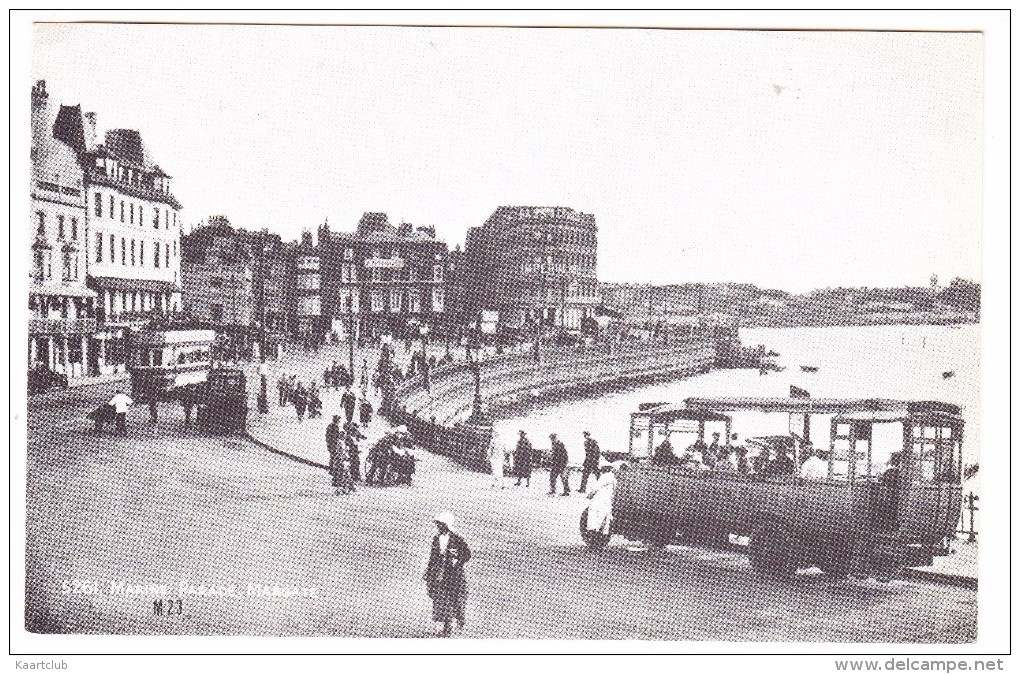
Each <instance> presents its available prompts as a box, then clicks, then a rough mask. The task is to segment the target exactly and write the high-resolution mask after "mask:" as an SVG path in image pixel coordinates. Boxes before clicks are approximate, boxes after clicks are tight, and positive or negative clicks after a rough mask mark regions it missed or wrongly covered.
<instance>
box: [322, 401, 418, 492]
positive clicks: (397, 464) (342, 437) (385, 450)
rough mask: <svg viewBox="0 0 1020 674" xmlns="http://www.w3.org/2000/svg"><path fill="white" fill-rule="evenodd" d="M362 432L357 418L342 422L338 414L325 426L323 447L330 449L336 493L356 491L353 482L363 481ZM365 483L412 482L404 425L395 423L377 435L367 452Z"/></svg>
mask: <svg viewBox="0 0 1020 674" xmlns="http://www.w3.org/2000/svg"><path fill="white" fill-rule="evenodd" d="M365 438H366V436H365V435H364V434H362V432H361V427H360V426H359V425H358V422H356V421H354V420H353V419H350V418H349V419H348V420H347V422H346V423H344V424H343V425H342V426H341V423H340V415H339V414H337V415H334V416H333V421H332V422H331V423H330V424H329V425H328V426H327V427H326V449H327V450H328V452H329V474H330V477H331V478H332V483H333V488H334V489H335V490H336V493H337V495H341V494H350V493H352V492H354V491H355V483H357V482H361V481H362V470H361V449H360V446H359V444H358V443H359V441H360V440H364V439H365ZM367 459H368V470H367V471H366V473H365V475H364V482H365V484H366V485H377V486H387V485H389V484H408V485H409V484H411V476H412V475H413V474H414V469H415V463H416V460H415V457H414V454H413V453H412V452H411V438H410V435H409V434H408V432H407V427H406V426H398V427H397V428H395V429H393V431H392V432H390V433H387V434H386V435H384V436H383V437H382V438H380V439H379V440H378V441H377V442H376V443H375V444H374V445H372V448H371V449H370V450H369V452H368V457H367Z"/></svg>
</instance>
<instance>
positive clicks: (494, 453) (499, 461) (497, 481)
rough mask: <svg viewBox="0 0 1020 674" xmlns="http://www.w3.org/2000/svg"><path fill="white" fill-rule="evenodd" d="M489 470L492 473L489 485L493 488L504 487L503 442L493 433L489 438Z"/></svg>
mask: <svg viewBox="0 0 1020 674" xmlns="http://www.w3.org/2000/svg"><path fill="white" fill-rule="evenodd" d="M489 470H490V472H491V473H492V482H491V483H490V486H491V487H492V488H493V489H505V488H506V485H505V484H503V443H501V442H500V441H499V438H498V437H497V436H496V434H495V433H493V434H492V438H491V439H490V440H489Z"/></svg>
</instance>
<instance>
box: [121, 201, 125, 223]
mask: <svg viewBox="0 0 1020 674" xmlns="http://www.w3.org/2000/svg"><path fill="white" fill-rule="evenodd" d="M120 221H121V222H124V202H123V201H122V202H120Z"/></svg>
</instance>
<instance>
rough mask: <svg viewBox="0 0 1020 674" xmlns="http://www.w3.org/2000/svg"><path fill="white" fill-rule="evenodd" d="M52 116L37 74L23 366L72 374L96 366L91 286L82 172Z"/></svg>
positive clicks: (92, 371)
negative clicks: (58, 134)
mask: <svg viewBox="0 0 1020 674" xmlns="http://www.w3.org/2000/svg"><path fill="white" fill-rule="evenodd" d="M53 122H54V117H53V115H52V114H51V108H50V105H49V94H48V93H47V92H46V82H44V81H41V80H40V81H39V82H36V84H35V86H34V87H33V88H32V150H31V162H32V187H31V190H32V191H31V194H32V212H31V215H30V218H31V219H30V222H29V226H30V227H31V229H30V230H29V231H31V232H32V233H33V236H32V237H31V239H30V240H31V241H32V244H31V257H30V259H31V266H30V267H29V285H28V308H29V324H28V335H29V337H28V339H29V342H28V359H29V362H28V366H29V369H38V368H45V369H46V370H49V371H50V372H53V373H57V374H59V375H63V376H66V377H67V378H68V380H69V381H73V380H75V379H79V378H83V377H87V376H90V375H95V374H98V373H99V360H98V358H99V355H100V354H99V351H98V350H97V349H96V347H95V344H94V343H93V340H92V339H91V335H92V333H93V332H94V331H95V327H96V319H95V296H96V294H95V293H94V292H93V291H92V290H90V289H89V288H88V287H87V286H86V267H87V262H86V258H85V255H86V242H85V238H86V231H87V230H86V217H85V182H84V177H85V176H84V172H83V171H82V168H81V166H80V165H79V164H78V157H77V155H76V154H75V152H74V150H73V149H72V148H71V147H70V146H69V145H67V144H66V143H64V142H62V141H60V140H58V139H56V138H55V137H54V136H53Z"/></svg>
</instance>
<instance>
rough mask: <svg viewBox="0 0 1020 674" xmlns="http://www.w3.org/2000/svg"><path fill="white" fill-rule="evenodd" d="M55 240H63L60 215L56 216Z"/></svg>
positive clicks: (62, 219)
mask: <svg viewBox="0 0 1020 674" xmlns="http://www.w3.org/2000/svg"><path fill="white" fill-rule="evenodd" d="M57 238H58V239H63V238H64V216H62V215H58V216H57Z"/></svg>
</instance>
